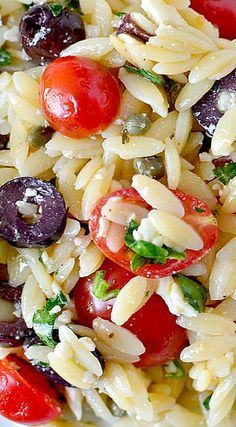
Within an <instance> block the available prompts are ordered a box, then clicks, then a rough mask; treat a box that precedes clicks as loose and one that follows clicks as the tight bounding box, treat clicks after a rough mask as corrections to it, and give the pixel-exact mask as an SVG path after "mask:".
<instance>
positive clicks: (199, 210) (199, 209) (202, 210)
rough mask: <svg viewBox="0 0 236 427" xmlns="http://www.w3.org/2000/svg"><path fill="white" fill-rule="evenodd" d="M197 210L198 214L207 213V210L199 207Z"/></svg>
mask: <svg viewBox="0 0 236 427" xmlns="http://www.w3.org/2000/svg"><path fill="white" fill-rule="evenodd" d="M194 209H195V211H196V212H198V213H203V212H205V210H204V209H202V208H198V207H196V208H194Z"/></svg>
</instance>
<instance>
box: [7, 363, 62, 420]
mask: <svg viewBox="0 0 236 427" xmlns="http://www.w3.org/2000/svg"><path fill="white" fill-rule="evenodd" d="M60 413H61V404H60V402H59V400H58V398H57V396H56V394H55V392H54V390H53V389H52V388H51V387H50V386H49V384H48V382H47V380H46V378H45V377H44V375H42V374H40V373H39V372H38V371H37V370H36V369H35V368H34V367H33V366H31V365H30V364H29V363H28V362H26V361H25V360H23V359H22V358H20V357H18V356H16V355H9V356H8V357H7V358H5V359H3V360H1V361H0V414H1V415H3V416H4V417H6V418H8V419H9V420H12V421H16V422H19V423H23V424H27V425H37V424H42V423H47V422H49V421H51V420H53V419H54V418H57V417H58V416H59V415H60Z"/></svg>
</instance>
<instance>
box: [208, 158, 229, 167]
mask: <svg viewBox="0 0 236 427" xmlns="http://www.w3.org/2000/svg"><path fill="white" fill-rule="evenodd" d="M212 163H213V165H214V166H215V167H216V168H221V167H222V166H224V165H226V164H227V163H233V160H232V159H231V158H230V157H228V156H224V157H219V158H218V159H214V160H212Z"/></svg>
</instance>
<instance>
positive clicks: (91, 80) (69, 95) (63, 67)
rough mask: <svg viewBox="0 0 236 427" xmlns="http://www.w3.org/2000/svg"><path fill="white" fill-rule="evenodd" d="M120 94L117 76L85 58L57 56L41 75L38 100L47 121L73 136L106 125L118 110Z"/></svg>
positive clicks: (95, 131) (87, 133)
mask: <svg viewBox="0 0 236 427" xmlns="http://www.w3.org/2000/svg"><path fill="white" fill-rule="evenodd" d="M120 97H121V95H120V88H119V84H118V80H117V78H116V77H115V76H114V75H113V74H112V73H111V72H110V71H109V70H108V69H107V68H105V67H103V66H102V65H101V64H99V63H98V62H95V61H92V60H91V59H87V58H77V57H75V56H67V57H64V58H58V59H56V60H55V61H53V62H52V63H51V64H49V65H48V67H47V68H46V70H45V72H44V74H43V76H42V78H41V84H40V101H41V107H42V110H43V112H44V114H45V116H46V117H47V120H48V122H49V123H50V125H51V126H52V127H53V129H55V130H57V131H59V132H61V133H62V134H64V135H67V136H70V137H72V138H83V137H86V136H89V135H92V134H96V133H98V132H99V131H101V130H104V129H105V128H106V127H107V126H109V125H110V124H111V122H112V121H113V120H114V119H115V118H116V116H117V114H118V112H119V108H120Z"/></svg>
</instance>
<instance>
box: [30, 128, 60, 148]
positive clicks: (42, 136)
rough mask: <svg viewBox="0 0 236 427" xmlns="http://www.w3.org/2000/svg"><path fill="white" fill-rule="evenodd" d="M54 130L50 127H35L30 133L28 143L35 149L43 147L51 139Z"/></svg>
mask: <svg viewBox="0 0 236 427" xmlns="http://www.w3.org/2000/svg"><path fill="white" fill-rule="evenodd" d="M53 133H54V130H53V129H52V128H51V127H50V126H42V125H41V126H35V127H33V128H31V129H30V130H29V132H28V136H27V137H28V142H29V144H30V145H31V146H32V147H34V148H40V147H43V146H44V145H45V144H46V143H47V142H48V141H50V139H51V138H52V135H53Z"/></svg>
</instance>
